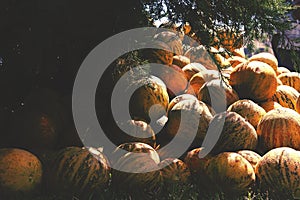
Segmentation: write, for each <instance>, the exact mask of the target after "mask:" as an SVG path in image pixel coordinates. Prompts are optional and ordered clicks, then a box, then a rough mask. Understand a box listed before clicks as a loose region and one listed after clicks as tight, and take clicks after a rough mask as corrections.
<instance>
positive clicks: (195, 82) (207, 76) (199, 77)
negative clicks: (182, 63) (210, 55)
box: [186, 70, 220, 96]
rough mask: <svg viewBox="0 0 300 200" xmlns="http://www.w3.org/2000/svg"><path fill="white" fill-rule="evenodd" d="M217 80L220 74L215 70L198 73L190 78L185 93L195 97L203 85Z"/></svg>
mask: <svg viewBox="0 0 300 200" xmlns="http://www.w3.org/2000/svg"><path fill="white" fill-rule="evenodd" d="M219 78H220V73H219V72H218V71H217V70H205V71H202V72H198V73H196V74H194V75H193V76H192V77H191V79H190V81H189V85H188V88H187V90H186V93H188V94H192V95H195V96H197V94H198V92H199V90H200V88H201V87H202V86H203V85H204V83H206V82H208V81H210V80H213V79H219Z"/></svg>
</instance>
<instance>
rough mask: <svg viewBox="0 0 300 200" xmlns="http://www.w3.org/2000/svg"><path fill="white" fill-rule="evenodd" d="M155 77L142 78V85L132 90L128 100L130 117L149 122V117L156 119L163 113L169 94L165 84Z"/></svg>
mask: <svg viewBox="0 0 300 200" xmlns="http://www.w3.org/2000/svg"><path fill="white" fill-rule="evenodd" d="M156 79H157V77H156V78H149V79H148V78H147V79H145V80H142V81H144V82H143V85H142V87H139V88H138V89H137V90H135V91H134V93H133V95H132V96H131V98H130V101H129V112H130V115H131V118H132V119H134V120H142V121H145V122H147V123H150V121H151V119H152V120H158V119H159V118H160V117H162V116H163V115H164V114H165V112H166V110H167V106H168V104H169V95H168V92H167V88H166V86H165V85H162V84H161V83H160V82H158V81H157V80H156ZM150 109H151V110H150ZM150 115H151V116H150ZM126 120H129V119H126Z"/></svg>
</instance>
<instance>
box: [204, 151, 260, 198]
mask: <svg viewBox="0 0 300 200" xmlns="http://www.w3.org/2000/svg"><path fill="white" fill-rule="evenodd" d="M207 173H208V176H209V177H210V179H211V180H213V181H214V182H215V183H216V184H217V186H218V187H219V188H220V189H221V190H222V191H223V192H225V193H233V192H234V193H244V192H246V191H248V190H249V188H250V187H251V186H252V185H253V184H254V182H255V173H254V169H253V167H252V166H251V164H250V163H249V162H248V161H247V160H246V159H245V158H244V157H243V156H241V155H240V154H238V153H234V152H223V153H220V154H218V155H216V156H214V157H212V158H211V160H210V161H209V164H208V167H207Z"/></svg>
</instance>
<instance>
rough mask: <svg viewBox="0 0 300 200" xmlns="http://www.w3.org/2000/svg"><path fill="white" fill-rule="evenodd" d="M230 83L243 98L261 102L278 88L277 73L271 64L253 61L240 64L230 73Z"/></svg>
mask: <svg viewBox="0 0 300 200" xmlns="http://www.w3.org/2000/svg"><path fill="white" fill-rule="evenodd" d="M229 83H230V85H231V86H232V87H233V89H234V90H235V91H236V92H237V93H238V95H239V97H240V98H241V99H243V98H244V99H250V100H253V101H254V102H261V101H265V100H267V99H269V98H271V97H272V96H273V95H274V94H275V92H276V88H277V79H276V73H275V71H274V70H273V68H272V67H270V65H268V64H266V63H263V62H260V61H252V62H249V63H248V62H246V63H243V64H240V65H239V66H237V67H235V68H234V69H233V71H232V73H231V74H230V79H229Z"/></svg>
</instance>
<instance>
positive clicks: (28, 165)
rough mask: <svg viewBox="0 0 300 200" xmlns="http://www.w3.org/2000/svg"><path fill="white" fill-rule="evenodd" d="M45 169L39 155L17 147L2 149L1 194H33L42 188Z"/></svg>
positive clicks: (0, 153) (0, 164)
mask: <svg viewBox="0 0 300 200" xmlns="http://www.w3.org/2000/svg"><path fill="white" fill-rule="evenodd" d="M42 175H43V169H42V163H41V161H40V160H39V158H38V157H36V156H35V155H33V154H32V153H30V152H29V151H26V150H23V149H17V148H3V149H0V196H1V197H2V198H4V199H5V197H4V196H3V195H7V196H10V197H12V196H13V195H18V194H21V195H22V197H24V195H25V194H30V193H31V194H33V193H34V192H37V191H38V190H39V189H40V184H41V181H42Z"/></svg>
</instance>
